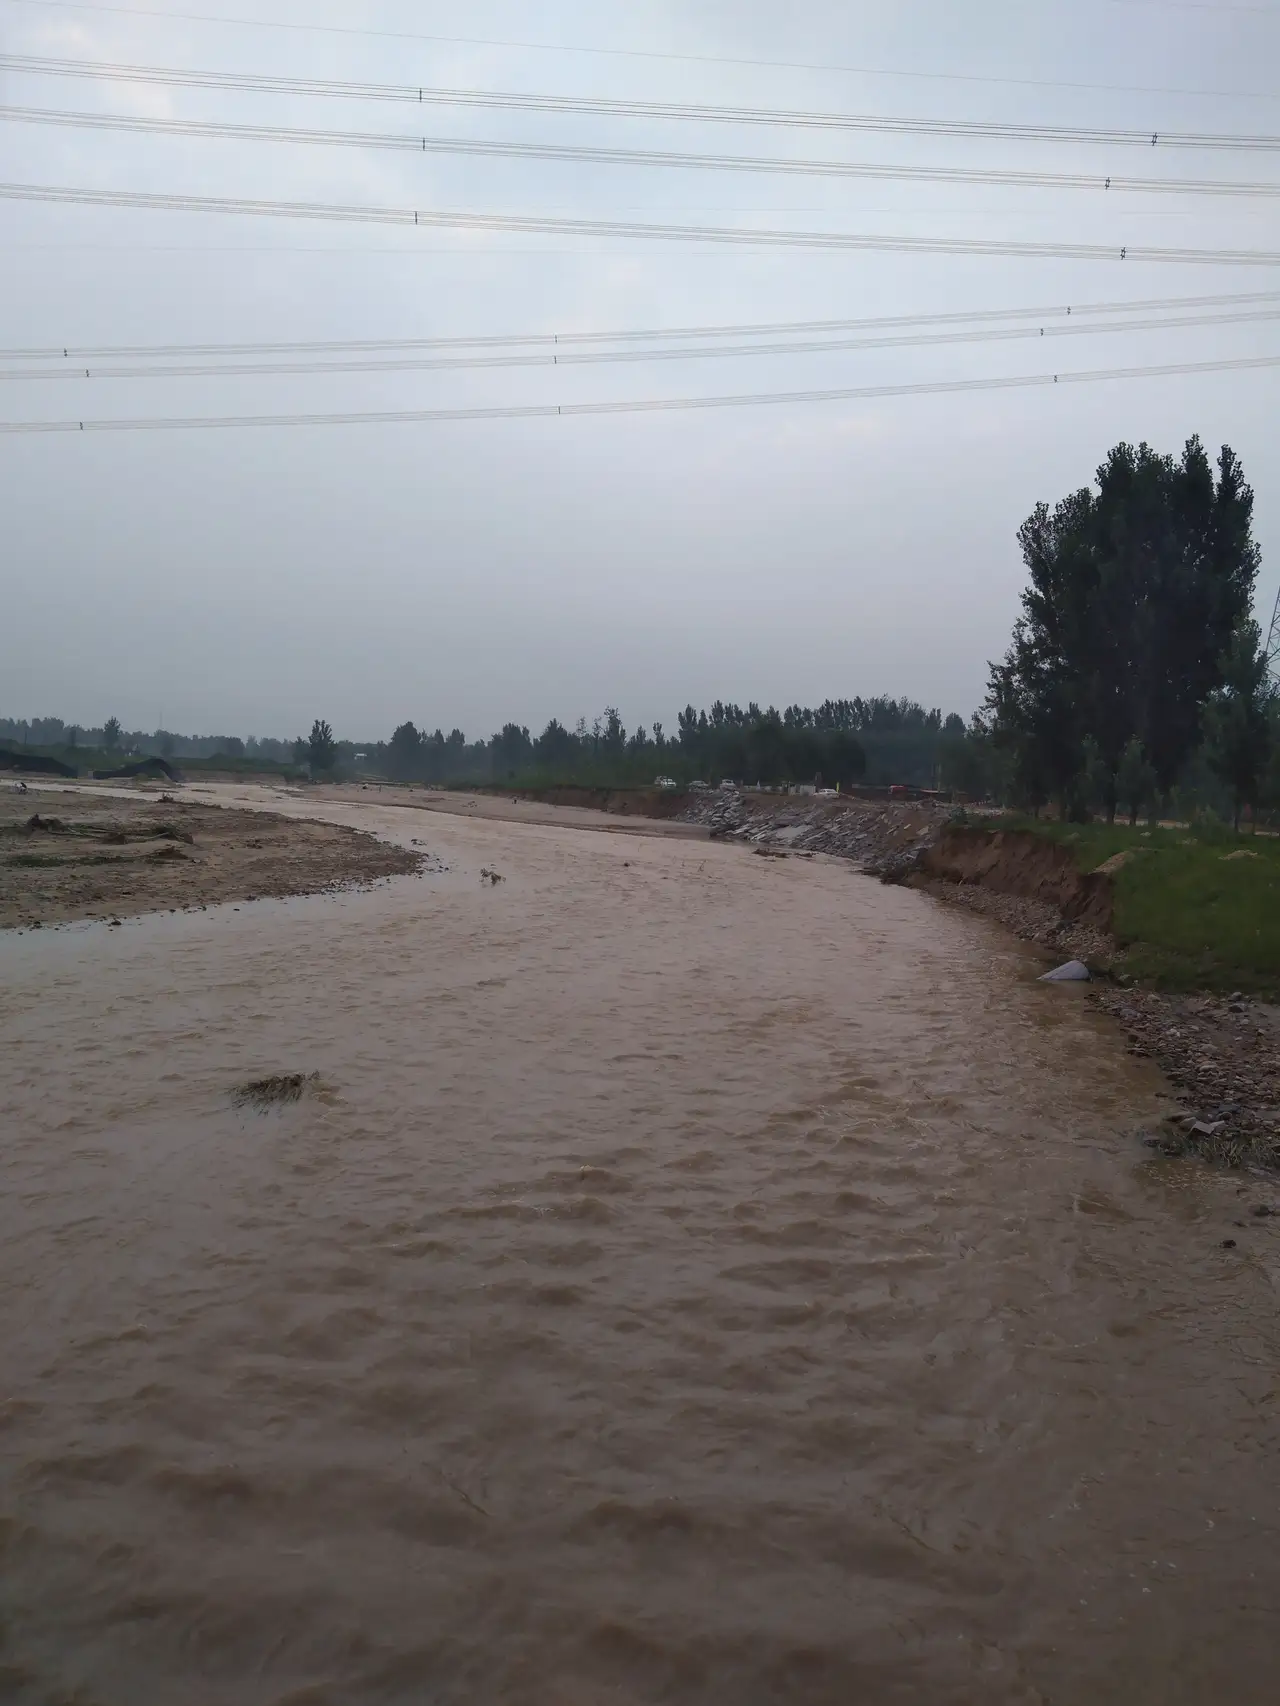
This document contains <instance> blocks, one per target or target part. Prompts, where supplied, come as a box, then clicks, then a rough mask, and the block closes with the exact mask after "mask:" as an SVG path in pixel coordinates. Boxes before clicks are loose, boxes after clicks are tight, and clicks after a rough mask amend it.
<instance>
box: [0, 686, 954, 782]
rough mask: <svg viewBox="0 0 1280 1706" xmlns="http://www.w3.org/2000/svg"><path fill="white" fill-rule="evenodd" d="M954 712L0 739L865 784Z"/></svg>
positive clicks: (447, 766) (70, 753) (906, 773)
mask: <svg viewBox="0 0 1280 1706" xmlns="http://www.w3.org/2000/svg"><path fill="white" fill-rule="evenodd" d="M963 731H964V722H963V719H962V718H960V717H959V716H957V715H955V714H952V715H950V716H948V717H945V718H944V716H943V714H942V712H941V711H940V710H937V709H933V710H928V709H926V708H925V707H924V706H923V705H920V704H919V703H917V702H916V701H915V700H912V699H910V698H906V697H901V698H893V697H891V696H889V695H887V694H879V695H874V696H871V697H867V698H863V697H861V696H858V697H854V698H852V699H838V700H826V701H824V703H823V704H821V705H819V706H817V707H816V708H810V707H807V706H801V705H789V706H787V707H786V708H785V709H784V710H782V711H779V710H778V709H776V708H775V707H774V706H768V707H764V708H762V707H761V706H760V705H758V704H756V703H755V702H751V703H749V704H748V705H747V706H746V707H745V708H744V707H742V706H739V705H736V704H733V703H731V702H730V703H726V702H725V701H723V700H716V701H715V702H714V703H713V704H712V705H711V706H710V707H709V708H708V709H704V710H699V709H697V708H696V707H695V706H693V705H686V706H685V708H684V709H683V710H682V711H680V712H678V713H677V716H676V727H675V730H674V731H673V732H672V733H671V734H669V735H668V734H667V733H666V732H665V730H664V728H663V725H662V724H661V723H655V724H653V725H652V726H651V727H649V728H644V727H637V728H635V729H634V730H631V731H628V730H627V728H626V726H625V725H624V723H623V720H622V717H621V714H620V713H619V711H618V710H617V708H616V707H614V706H609V707H606V709H605V711H604V712H603V713H602V714H601V715H600V716H599V717H596V718H594V719H593V720H592V721H591V722H590V723H588V722H587V720H586V719H585V718H579V719H578V721H577V723H576V724H575V725H574V726H573V727H569V726H567V725H566V724H564V723H561V722H560V721H559V720H558V719H557V718H554V717H553V718H552V719H551V720H550V721H549V722H548V723H547V725H546V727H545V728H544V729H543V730H542V731H541V733H540V734H537V735H533V734H531V733H530V731H529V729H528V728H527V727H525V726H524V725H522V724H519V723H514V722H510V723H506V724H504V726H503V727H502V728H501V729H500V730H499V731H498V733H497V734H495V735H493V736H492V737H490V738H489V739H487V740H474V741H469V740H468V739H467V737H466V735H465V734H464V733H463V731H462V730H461V729H458V728H455V729H453V730H451V731H450V733H449V734H447V735H446V734H445V733H444V732H443V731H442V730H441V729H436V730H435V731H434V733H430V732H428V731H427V730H426V729H419V728H418V727H417V725H416V724H415V723H413V722H405V723H401V724H400V725H399V727H397V728H396V730H395V731H394V733H393V734H392V736H391V738H390V739H389V740H387V741H364V742H359V741H347V740H338V739H337V738H336V737H335V736H334V732H333V729H332V726H331V725H330V723H329V722H328V721H327V720H326V719H324V718H317V719H316V720H315V722H314V724H313V726H312V729H311V732H310V734H309V735H299V736H297V737H296V738H295V739H294V740H292V741H282V740H268V739H262V738H253V737H250V738H249V739H248V740H243V739H240V738H238V737H234V736H225V735H224V736H184V735H175V734H172V733H170V732H169V731H166V730H155V731H153V732H150V733H148V732H145V731H140V730H134V731H126V730H125V729H123V728H122V727H121V725H120V722H119V720H118V719H117V718H114V717H112V718H109V719H108V720H107V722H106V723H105V724H104V725H103V726H102V727H101V728H81V727H77V726H74V725H69V724H66V723H64V722H62V721H61V719H59V718H43V719H34V720H31V721H22V722H19V721H16V720H13V719H0V740H3V739H6V738H7V739H8V740H9V741H10V742H14V741H17V742H18V743H20V744H22V745H25V746H29V747H36V748H39V749H40V750H43V751H47V752H49V753H51V754H53V755H55V756H60V757H64V758H70V760H71V761H72V762H75V761H76V756H77V754H78V753H79V754H80V755H82V761H83V760H84V759H87V758H88V757H89V755H90V753H91V752H95V751H98V752H103V753H107V754H110V755H114V754H120V755H124V756H128V757H150V756H156V757H162V758H166V759H171V760H182V759H184V758H185V759H188V760H196V761H201V762H208V763H213V764H216V763H218V762H219V761H226V762H227V763H228V764H229V765H230V766H232V767H235V768H251V767H252V766H253V765H254V764H258V763H267V764H271V765H274V766H282V767H286V766H294V767H298V768H306V769H307V770H309V771H311V772H312V773H313V774H316V775H321V776H331V775H332V776H336V775H350V774H357V773H358V774H368V775H381V776H386V777H388V778H390V779H392V780H395V781H402V782H421V783H425V784H428V785H437V786H440V785H448V784H457V783H466V782H507V781H511V782H514V781H522V782H525V783H529V784H532V783H535V782H539V781H540V782H545V783H548V784H550V783H556V782H579V783H586V784H591V785H610V784H613V785H620V784H631V785H648V784H652V783H653V782H654V781H655V780H656V778H657V777H658V776H660V775H664V776H670V777H671V778H672V779H673V780H674V781H676V782H679V783H687V782H690V781H693V780H697V779H701V780H705V781H719V780H722V779H723V778H725V777H729V778H731V779H733V780H735V781H741V782H751V783H756V782H762V783H764V784H766V785H777V784H780V783H792V782H813V781H818V780H821V781H822V782H824V783H826V784H828V785H831V786H834V785H836V784H842V785H846V784H848V783H851V782H856V781H860V780H863V779H864V778H869V779H871V780H874V781H879V782H888V781H914V782H919V783H921V784H923V785H929V784H930V783H933V782H935V781H936V780H937V769H938V752H939V745H940V742H941V741H942V739H943V737H944V736H950V737H951V738H954V737H955V735H956V733H957V732H959V733H961V734H962V733H963Z"/></svg>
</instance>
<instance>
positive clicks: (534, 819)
mask: <svg viewBox="0 0 1280 1706" xmlns="http://www.w3.org/2000/svg"><path fill="white" fill-rule="evenodd" d="M306 797H307V799H308V800H315V801H317V802H323V803H325V804H333V803H341V804H343V805H351V804H363V805H375V806H398V807H403V808H404V809H405V810H406V811H416V812H443V813H444V814H445V815H446V816H448V817H465V818H472V819H477V820H479V819H487V820H489V821H492V822H494V823H538V824H546V825H550V826H554V827H558V828H563V829H588V830H596V831H599V832H601V833H603V834H606V835H662V836H668V837H672V836H674V837H676V838H679V839H683V840H685V841H705V840H707V839H708V837H709V833H710V832H709V831H708V829H707V828H706V826H705V825H704V824H701V823H684V822H681V821H679V820H676V819H670V818H647V817H636V816H619V815H617V814H615V813H612V812H601V811H593V810H591V809H590V808H589V807H583V806H559V805H552V804H551V803H550V802H548V801H546V800H526V799H517V798H516V797H515V796H514V795H512V794H462V793H456V792H446V791H445V790H444V789H430V788H397V787H395V786H394V785H392V784H390V783H379V782H368V783H354V784H348V785H346V786H342V785H337V786H333V787H327V788H326V787H320V788H309V789H307V792H306Z"/></svg>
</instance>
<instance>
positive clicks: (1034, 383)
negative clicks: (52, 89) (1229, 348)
mask: <svg viewBox="0 0 1280 1706" xmlns="http://www.w3.org/2000/svg"><path fill="white" fill-rule="evenodd" d="M1263 367H1280V355H1262V356H1245V357H1242V358H1240V359H1239V360H1236V361H1190V362H1173V363H1169V364H1167V365H1165V366H1161V367H1108V368H1095V369H1092V370H1091V371H1088V372H1083V373H1035V374H1017V375H1011V376H1006V377H1003V378H999V379H950V380H940V381H933V382H927V383H924V384H918V385H858V386H849V387H842V388H840V389H835V390H826V391H761V392H754V393H748V394H745V395H732V396H724V397H661V398H652V399H633V400H629V401H626V402H612V403H526V404H512V405H506V406H499V407H495V408H479V409H390V410H377V411H368V410H359V411H350V412H346V413H342V414H290V415H173V416H164V415H157V416H153V417H151V418H142V419H134V420H63V421H3V422H0V433H13V434H18V433H69V432H71V433H74V432H153V431H162V430H174V429H179V428H192V429H195V428H218V427H295V426H407V425H425V424H427V423H430V422H443V421H489V420H537V419H546V418H548V417H551V416H576V415H623V414H660V413H666V412H669V411H673V410H695V409H728V408H744V407H748V406H753V405H759V404H788V403H790V404H800V403H837V402H859V401H868V400H870V399H873V398H879V397H924V396H942V395H946V394H949V393H960V392H967V391H1015V390H1026V389H1030V388H1032V387H1040V386H1049V385H1085V384H1093V383H1096V382H1098V381H1101V380H1108V379H1161V378H1171V377H1174V376H1185V375H1189V374H1197V373H1235V372H1242V371H1245V370H1247V369H1250V368H1263Z"/></svg>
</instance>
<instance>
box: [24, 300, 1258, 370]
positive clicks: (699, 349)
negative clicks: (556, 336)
mask: <svg viewBox="0 0 1280 1706" xmlns="http://www.w3.org/2000/svg"><path fill="white" fill-rule="evenodd" d="M1271 320H1280V307H1274V308H1271V309H1269V310H1266V309H1254V310H1251V311H1250V310H1246V311H1245V312H1243V313H1238V314H1187V315H1177V316H1174V317H1172V318H1161V319H1146V320H1103V321H1089V320H1087V319H1081V320H1076V321H1064V322H1062V323H1061V324H1057V325H1051V326H1003V327H999V328H994V327H982V328H978V329H970V330H968V331H950V332H917V333H914V334H913V333H905V334H902V335H900V336H896V337H861V338H837V339H817V340H812V341H803V340H801V341H797V342H790V343H750V344H735V343H716V344H691V345H690V344H684V345H678V346H676V347H675V348H654V347H652V346H649V347H642V348H638V349H637V348H630V349H621V350H617V349H615V350H607V349H599V348H597V349H569V348H553V349H550V350H539V351H538V352H536V353H533V354H530V353H528V352H523V353H514V352H511V351H506V352H504V353H502V354H488V355H480V354H471V355H433V356H423V355H418V356H412V355H401V356H381V357H379V356H372V355H366V356H360V357H353V358H350V359H348V360H345V361H315V360H294V361H256V362H246V361H222V362H204V363H200V362H187V363H180V364H172V363H158V364H157V363H153V364H152V365H149V366H147V365H135V366H104V367H79V366H75V367H72V366H58V367H51V366H48V365H46V366H43V367H27V368H4V367H0V383H8V382H14V381H21V380H49V379H78V380H86V379H91V380H111V379H131V380H132V379H232V378H280V377H297V376H301V375H309V376H316V377H324V376H327V375H340V374H351V373H429V372H430V373H438V372H458V371H462V370H466V371H475V370H476V369H480V368H486V369H487V368H517V367H519V368H530V367H539V368H548V367H556V368H562V367H582V366H601V365H605V364H617V363H621V362H626V363H634V362H648V361H705V360H723V359H736V360H741V359H743V358H746V357H752V356H778V355H791V356H795V355H831V354H836V353H839V352H847V351H855V350H880V349H920V348H925V347H933V346H937V345H945V344H976V343H1009V342H1015V341H1019V342H1021V341H1025V340H1027V339H1035V340H1039V339H1043V338H1062V337H1095V336H1100V335H1105V334H1108V333H1113V332H1160V331H1166V330H1178V329H1182V328H1186V327H1190V326H1228V325H1243V324H1257V323H1259V322H1261V321H1271Z"/></svg>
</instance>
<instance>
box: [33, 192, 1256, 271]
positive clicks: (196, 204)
mask: <svg viewBox="0 0 1280 1706" xmlns="http://www.w3.org/2000/svg"><path fill="white" fill-rule="evenodd" d="M0 200H5V201H32V202H55V203H63V204H73V205H76V206H81V207H131V208H138V209H146V210H151V211H165V212H170V213H225V214H240V215H247V216H253V217H257V218H269V219H318V220H334V221H337V222H339V223H341V224H356V225H401V226H408V225H411V226H415V227H420V228H422V229H431V230H439V229H448V230H457V231H474V232H477V233H480V232H488V231H520V232H534V233H537V234H539V235H547V234H550V235H554V236H560V237H633V238H636V239H639V240H644V241H659V242H668V243H728V244H733V245H737V246H749V247H759V248H788V249H830V250H845V251H848V252H861V253H869V252H876V253H886V254H908V255H911V254H914V255H988V256H997V255H998V256H1002V257H1014V258H1017V259H1022V260H1028V259H1047V260H1070V261H1125V260H1131V261H1134V262H1139V261H1149V262H1155V263H1160V264H1164V263H1179V264H1183V265H1205V266H1265V267H1273V266H1280V251H1277V250H1274V249H1191V248H1153V247H1151V246H1149V245H1138V244H1117V243H1055V242H1048V241H1042V242H1016V241H1010V240H1006V239H1001V238H978V237H897V236H890V235H880V234H871V233H863V232H852V231H785V230H778V229H775V228H770V227H759V228H753V227H750V226H725V225H660V224H650V223H645V222H641V221H630V220H614V219H567V218H563V217H557V216H554V215H527V214H509V213H471V212H463V211H460V210H452V209H422V208H398V207H369V206H344V205H342V204H339V203H326V202H299V201H256V200H251V199H248V198H245V197H234V196H197V195H177V194H162V193H153V192H149V191H142V190H101V189H90V188H87V187H83V186H72V185H62V184H14V183H0Z"/></svg>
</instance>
